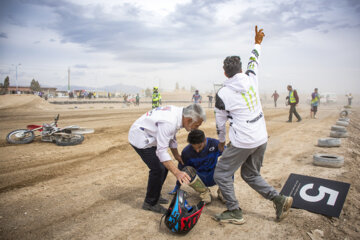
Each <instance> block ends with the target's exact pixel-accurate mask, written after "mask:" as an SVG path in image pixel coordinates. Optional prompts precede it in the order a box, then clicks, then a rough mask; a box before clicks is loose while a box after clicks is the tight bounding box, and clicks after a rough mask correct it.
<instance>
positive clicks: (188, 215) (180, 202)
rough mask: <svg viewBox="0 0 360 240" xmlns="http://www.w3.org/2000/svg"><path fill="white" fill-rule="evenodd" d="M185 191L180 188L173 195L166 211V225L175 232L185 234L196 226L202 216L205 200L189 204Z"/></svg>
mask: <svg viewBox="0 0 360 240" xmlns="http://www.w3.org/2000/svg"><path fill="white" fill-rule="evenodd" d="M186 197H187V194H186V192H185V191H183V190H181V189H178V190H177V191H176V195H175V196H174V197H173V199H172V201H171V204H170V206H169V209H168V210H167V212H166V213H165V215H164V216H165V220H164V221H165V225H166V226H167V227H168V228H169V229H170V230H171V231H172V232H174V233H180V234H185V233H188V232H190V230H191V229H192V228H193V227H194V226H195V224H196V223H197V221H198V220H199V218H200V215H201V211H202V210H203V208H204V206H205V202H203V201H200V202H199V203H198V204H197V205H196V206H189V205H188V203H187V201H186Z"/></svg>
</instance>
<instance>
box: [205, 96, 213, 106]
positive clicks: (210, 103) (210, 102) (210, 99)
mask: <svg viewBox="0 0 360 240" xmlns="http://www.w3.org/2000/svg"><path fill="white" fill-rule="evenodd" d="M207 97H208V98H209V108H211V107H212V101H213V98H214V97H213V95H208V96H207Z"/></svg>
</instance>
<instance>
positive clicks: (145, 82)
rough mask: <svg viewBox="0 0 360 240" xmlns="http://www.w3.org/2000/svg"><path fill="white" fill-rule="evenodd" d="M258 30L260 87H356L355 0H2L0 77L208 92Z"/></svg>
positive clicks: (358, 31)
mask: <svg viewBox="0 0 360 240" xmlns="http://www.w3.org/2000/svg"><path fill="white" fill-rule="evenodd" d="M255 25H258V26H259V27H261V28H263V29H264V32H265V38H264V41H263V44H262V56H261V60H260V61H261V63H260V64H261V66H260V73H259V80H260V90H261V91H262V92H272V91H273V90H275V89H276V90H278V91H280V92H282V91H286V85H288V84H292V85H293V86H294V87H295V88H296V89H297V90H298V91H299V92H304V93H305V92H311V91H312V90H313V88H315V87H318V88H319V90H320V92H321V91H322V92H337V93H341V94H342V93H346V92H352V93H360V83H359V80H360V68H359V66H360V46H359V39H360V1H358V0H341V1H337V0H313V1H309V0H299V1H298V0H291V1H281V0H277V1H267V0H255V1H242V0H234V1H227V0H218V1H216V0H207V1H200V0H191V1H180V0H172V1H166V0H158V1H155V0H154V1H149V0H148V1H146V0H132V1H122V0H118V1H93V0H68V1H65V0H57V1H47V0H27V1H23V0H2V1H0V81H3V79H4V78H5V77H6V76H9V77H10V82H11V85H15V79H16V77H15V76H16V71H15V69H16V67H15V66H16V65H18V64H21V65H19V66H18V68H17V69H18V84H19V85H30V81H31V80H32V79H33V78H35V79H36V80H37V81H39V82H40V84H41V85H46V86H58V85H67V69H68V68H69V67H70V69H71V82H72V84H74V85H86V86H90V87H93V88H101V87H102V86H104V85H113V84H118V83H122V84H128V85H135V86H138V87H142V88H146V87H152V86H154V85H156V86H160V88H163V89H174V88H175V85H176V82H178V83H179V85H180V87H183V86H184V87H186V88H187V89H190V86H194V87H196V88H198V89H200V91H208V90H212V89H213V83H221V82H222V81H223V80H224V74H223V70H222V61H223V59H224V58H225V57H226V56H229V55H239V56H240V57H241V59H242V61H243V62H244V63H245V64H243V65H245V66H246V62H247V60H248V58H249V56H250V51H251V48H252V46H253V43H254V26H255Z"/></svg>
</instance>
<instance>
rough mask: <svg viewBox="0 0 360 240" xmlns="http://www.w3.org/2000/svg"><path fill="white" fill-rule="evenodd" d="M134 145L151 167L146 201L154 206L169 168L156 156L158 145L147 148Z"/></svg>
mask: <svg viewBox="0 0 360 240" xmlns="http://www.w3.org/2000/svg"><path fill="white" fill-rule="evenodd" d="M132 147H133V148H134V149H135V151H136V152H137V153H138V154H139V155H140V157H141V159H142V160H143V161H144V163H145V164H146V165H147V166H148V168H149V169H150V170H149V178H148V184H147V191H146V197H145V202H146V203H148V204H150V205H152V206H153V205H155V204H156V203H157V202H158V200H159V198H160V193H161V189H162V186H163V184H164V182H165V179H166V176H167V174H168V170H167V169H166V168H165V166H164V165H163V164H162V163H161V162H160V159H159V158H158V157H157V156H156V147H151V148H145V149H139V148H137V147H134V146H132Z"/></svg>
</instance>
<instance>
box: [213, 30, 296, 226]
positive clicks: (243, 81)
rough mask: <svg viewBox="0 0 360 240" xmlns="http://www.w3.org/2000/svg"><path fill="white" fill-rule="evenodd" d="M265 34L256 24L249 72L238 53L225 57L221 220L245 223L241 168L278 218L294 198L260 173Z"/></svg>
mask: <svg viewBox="0 0 360 240" xmlns="http://www.w3.org/2000/svg"><path fill="white" fill-rule="evenodd" d="M264 36H265V34H264V33H263V30H262V29H260V30H259V31H258V30H257V26H255V47H254V49H253V50H252V52H251V56H250V60H249V63H248V66H247V71H246V72H245V73H242V68H241V60H240V57H238V56H231V57H227V58H226V59H225V60H224V66H223V68H224V71H225V76H226V77H227V78H228V79H227V80H225V82H224V86H223V87H222V88H221V89H220V90H219V91H218V93H217V94H216V98H215V112H216V128H217V133H218V136H219V141H220V144H219V150H220V151H221V150H223V149H224V145H225V136H226V128H225V126H226V122H227V121H229V122H230V128H229V138H230V143H229V144H228V147H227V148H226V149H225V150H224V152H223V154H222V158H221V159H219V161H218V163H217V165H216V168H215V173H214V179H215V182H216V183H217V184H218V186H219V188H220V190H221V192H222V195H223V197H224V199H225V201H226V207H227V209H228V210H226V211H224V212H223V213H221V214H216V215H215V216H214V219H215V220H217V221H220V222H230V223H234V224H243V223H244V222H245V220H244V219H243V217H242V211H241V208H240V207H239V202H238V200H237V199H236V196H235V192H234V183H233V178H232V176H233V175H234V173H235V171H237V169H239V168H240V167H241V177H242V178H243V179H244V181H245V182H246V183H247V184H249V186H250V187H252V188H253V189H254V190H255V191H257V192H258V193H259V194H261V195H262V196H263V197H264V198H266V199H269V200H272V201H273V202H274V207H275V209H276V218H277V219H278V220H281V219H282V218H284V217H285V216H286V215H287V213H288V212H289V210H290V208H291V204H292V201H293V199H292V197H286V196H282V195H279V193H278V192H277V191H276V190H275V189H274V188H273V187H272V186H270V185H269V184H268V183H267V182H266V181H265V180H264V179H263V178H262V176H261V175H260V168H261V165H262V162H263V158H264V154H265V150H266V144H267V139H268V135H267V131H266V124H265V119H264V113H263V110H262V106H261V102H260V96H259V90H258V76H257V74H258V63H259V57H260V49H261V48H260V44H261V42H262V39H263V37H264Z"/></svg>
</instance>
